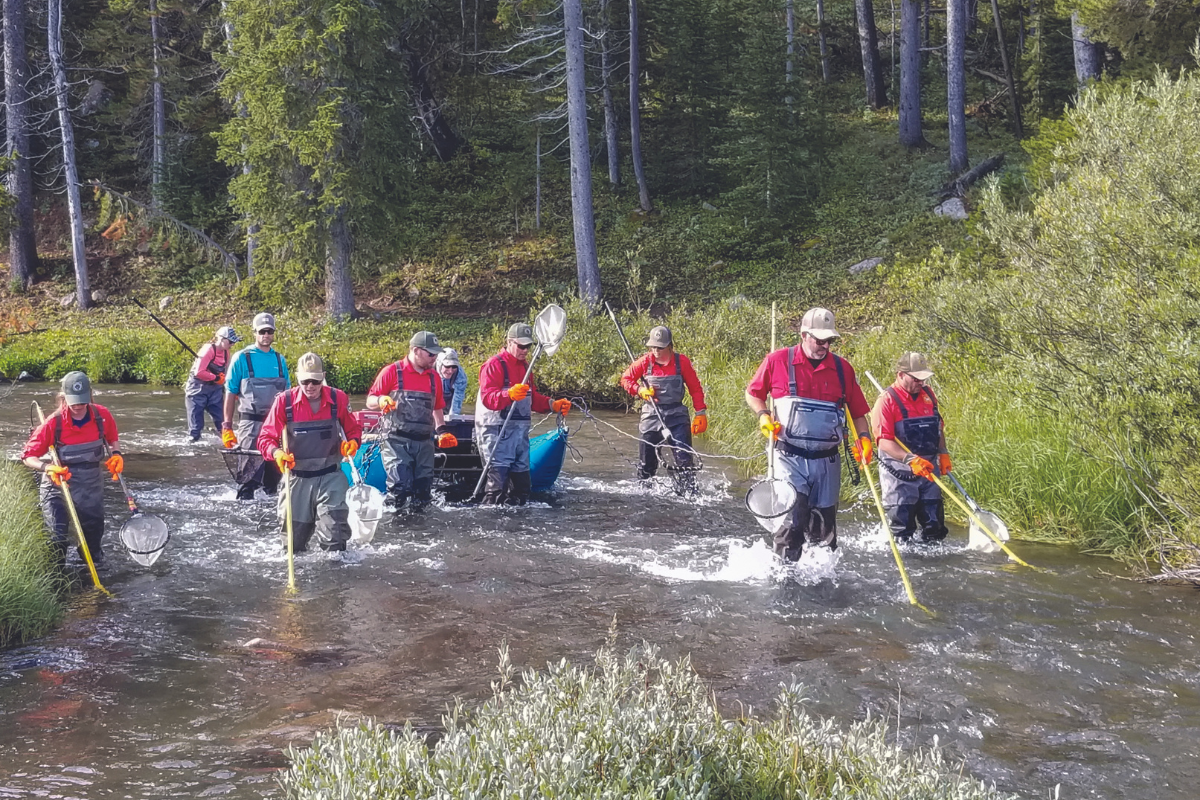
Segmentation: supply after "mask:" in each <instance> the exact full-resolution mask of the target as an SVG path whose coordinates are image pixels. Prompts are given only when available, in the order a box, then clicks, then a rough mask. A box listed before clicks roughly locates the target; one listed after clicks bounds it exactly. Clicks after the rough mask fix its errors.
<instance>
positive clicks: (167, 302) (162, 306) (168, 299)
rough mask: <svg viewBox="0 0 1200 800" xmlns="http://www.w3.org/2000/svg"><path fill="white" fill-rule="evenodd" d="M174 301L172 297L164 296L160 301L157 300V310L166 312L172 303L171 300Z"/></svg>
mask: <svg viewBox="0 0 1200 800" xmlns="http://www.w3.org/2000/svg"><path fill="white" fill-rule="evenodd" d="M174 299H175V298H174V297H172V296H171V295H167V296H166V297H164V298H163V299H162V300H159V301H158V310H159V311H166V310H167V306H169V305H171V301H172V300H174Z"/></svg>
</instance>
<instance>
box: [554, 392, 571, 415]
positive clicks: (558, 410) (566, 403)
mask: <svg viewBox="0 0 1200 800" xmlns="http://www.w3.org/2000/svg"><path fill="white" fill-rule="evenodd" d="M550 410H551V411H553V412H554V413H555V414H562V415H563V416H564V417H565V416H566V415H567V412H568V411H570V410H571V401H570V400H568V399H567V398H565V397H560V398H558V399H557V400H555V401H554V402H553V403H551V404H550Z"/></svg>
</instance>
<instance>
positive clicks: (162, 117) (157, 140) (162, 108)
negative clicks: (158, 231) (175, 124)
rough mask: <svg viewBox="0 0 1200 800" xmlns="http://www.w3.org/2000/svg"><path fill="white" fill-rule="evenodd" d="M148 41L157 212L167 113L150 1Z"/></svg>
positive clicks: (154, 9)
mask: <svg viewBox="0 0 1200 800" xmlns="http://www.w3.org/2000/svg"><path fill="white" fill-rule="evenodd" d="M150 41H151V43H152V44H153V47H154V50H153V59H154V81H153V86H154V151H153V156H151V159H150V207H151V208H153V209H154V210H156V211H157V210H158V209H159V208H160V207H161V206H162V184H163V177H164V175H165V174H166V168H167V155H166V138H167V112H166V104H165V103H164V102H163V85H162V65H161V63H160V62H161V60H162V45H161V44H160V43H161V41H162V39H161V35H160V31H159V27H158V2H157V0H150Z"/></svg>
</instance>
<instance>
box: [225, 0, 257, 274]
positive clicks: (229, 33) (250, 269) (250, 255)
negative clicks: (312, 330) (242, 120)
mask: <svg viewBox="0 0 1200 800" xmlns="http://www.w3.org/2000/svg"><path fill="white" fill-rule="evenodd" d="M221 20H222V24H221V29H222V30H223V31H224V32H225V49H226V50H228V51H230V52H232V51H233V22H232V21H231V20H230V19H229V13H228V9H227V8H226V3H225V0H221ZM234 105H236V106H237V114H238V116H239V117H244V116H246V106H245V104H244V103H242V102H241V97H240V96H239V97H238V102H237V103H235V104H234ZM242 174H243V175H249V174H250V164H249V162H243V163H242ZM245 221H246V277H248V278H253V277H254V240H255V234H257V233H258V226H257V225H255V224H254V222H253V221H251V219H250V217H249V215H247V216H246V217H245Z"/></svg>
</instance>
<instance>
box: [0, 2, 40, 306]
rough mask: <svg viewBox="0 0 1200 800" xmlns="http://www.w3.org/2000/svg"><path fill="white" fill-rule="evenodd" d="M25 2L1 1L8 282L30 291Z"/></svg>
mask: <svg viewBox="0 0 1200 800" xmlns="http://www.w3.org/2000/svg"><path fill="white" fill-rule="evenodd" d="M26 2H27V0H4V114H5V122H6V124H7V147H6V148H5V153H6V154H7V155H9V156H11V157H12V163H11V165H10V166H9V170H8V192H9V194H11V195H12V196H13V199H14V201H15V203H14V206H13V227H12V231H11V232H10V233H9V235H8V266H9V280H10V282H11V283H13V284H16V285H17V286H19V287H20V288H21V289H27V288H29V284H30V283H32V282H33V273H34V270H35V269H36V268H37V241H36V240H35V238H34V229H33V164H32V162H31V161H30V159H29V88H28V85H27V84H28V81H29V59H28V57H27V55H26V51H25V22H26V18H27V14H28V12H27V10H26V6H25V4H26Z"/></svg>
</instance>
